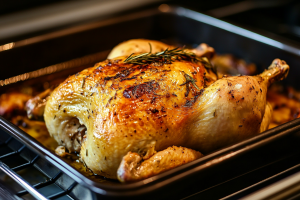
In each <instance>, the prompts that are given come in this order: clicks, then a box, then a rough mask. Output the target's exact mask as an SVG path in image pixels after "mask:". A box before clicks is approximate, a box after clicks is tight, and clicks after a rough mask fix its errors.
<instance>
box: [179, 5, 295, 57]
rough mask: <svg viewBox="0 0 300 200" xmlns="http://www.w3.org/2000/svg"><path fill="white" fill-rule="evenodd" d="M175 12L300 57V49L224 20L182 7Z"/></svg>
mask: <svg viewBox="0 0 300 200" xmlns="http://www.w3.org/2000/svg"><path fill="white" fill-rule="evenodd" d="M174 10H175V11H174V12H176V13H177V14H178V15H183V16H186V17H189V18H191V19H194V20H196V21H199V22H202V23H205V24H208V25H211V26H214V27H217V28H220V29H223V30H226V31H229V32H232V33H235V34H237V35H241V36H243V37H246V38H250V39H252V40H255V41H258V42H261V43H264V44H267V45H270V46H273V47H276V48H278V49H282V50H284V51H287V52H290V53H292V54H296V55H298V56H299V55H300V49H298V48H295V47H292V46H289V45H286V44H283V43H281V42H278V41H276V40H273V39H271V38H268V37H265V36H263V35H260V34H257V33H254V32H252V31H248V30H246V29H244V28H240V27H238V26H235V25H233V24H230V23H227V22H224V21H222V20H219V19H216V18H213V17H210V16H208V15H204V14H202V13H198V12H195V11H192V10H189V9H186V8H182V7H179V8H175V9H174Z"/></svg>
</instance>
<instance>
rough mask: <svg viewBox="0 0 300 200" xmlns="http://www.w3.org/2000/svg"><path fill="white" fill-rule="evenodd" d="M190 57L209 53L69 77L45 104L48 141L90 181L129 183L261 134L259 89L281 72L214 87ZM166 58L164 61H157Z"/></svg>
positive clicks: (263, 106)
mask: <svg viewBox="0 0 300 200" xmlns="http://www.w3.org/2000/svg"><path fill="white" fill-rule="evenodd" d="M147 42H150V43H151V41H147ZM148 47H149V44H148ZM206 47H208V46H206ZM195 51H196V52H197V55H210V54H207V52H212V51H211V49H210V50H209V48H205V49H204V50H203V49H198V50H179V49H175V50H174V49H169V50H167V51H165V50H164V51H163V52H161V53H158V54H155V55H154V54H151V56H152V57H153V59H150V58H149V55H150V54H149V53H148V54H144V55H138V54H136V55H132V56H131V57H129V58H128V56H121V57H116V58H112V59H108V60H105V61H103V62H100V63H97V64H96V65H95V66H94V67H92V68H88V69H86V70H83V71H82V72H80V73H77V74H75V75H73V76H70V77H69V78H68V79H66V80H65V81H64V82H63V83H62V84H60V85H59V86H58V87H57V88H56V89H55V90H54V91H53V92H52V94H51V95H50V97H49V99H48V101H47V103H46V107H45V113H44V119H45V122H46V126H47V128H48V130H49V133H50V134H51V136H53V137H54V138H55V139H56V141H58V143H59V145H61V146H65V147H66V148H67V149H68V150H69V151H71V152H72V151H77V152H80V156H81V159H82V160H83V162H85V164H86V166H88V167H89V168H90V169H91V170H92V171H93V172H94V173H96V174H99V175H102V176H105V177H108V178H112V179H116V178H119V180H120V181H123V182H129V181H135V180H139V179H142V178H147V177H150V176H153V175H155V174H157V173H160V172H163V171H165V170H168V169H171V168H174V167H176V166H179V165H182V164H184V163H187V162H190V161H192V160H195V159H197V158H199V157H201V156H202V154H201V153H199V152H196V151H200V152H202V153H209V152H211V151H213V150H216V149H218V148H221V147H224V146H226V145H230V144H233V143H236V142H239V141H241V140H244V139H246V138H248V137H251V136H253V135H256V134H258V133H260V132H262V131H264V130H266V128H267V127H268V124H269V122H270V118H271V110H270V107H269V106H268V104H267V102H266V92H267V87H268V86H269V85H270V84H271V83H272V82H273V81H275V80H281V79H283V78H285V77H286V75H287V73H288V71H289V66H288V65H287V64H286V63H285V62H284V61H281V60H279V59H275V60H274V61H273V63H272V65H271V66H270V67H269V69H268V70H266V71H265V72H263V73H262V74H260V75H258V76H253V77H251V76H237V77H228V78H227V77H224V78H222V79H219V80H218V79H217V76H216V74H215V73H214V71H213V68H212V67H211V65H210V64H209V61H208V60H207V59H206V58H204V57H199V56H195V54H192V53H191V52H195ZM120 52H122V51H120ZM146 52H149V49H148V51H146ZM152 52H153V49H152ZM176 52H177V54H176ZM168 53H170V55H171V56H169V58H171V59H168V56H166V57H163V56H161V55H167V54H168ZM116 55H117V54H116ZM143 56H144V57H143ZM170 148H171V149H170ZM173 160H174V162H172V161H173ZM120 164H121V165H120Z"/></svg>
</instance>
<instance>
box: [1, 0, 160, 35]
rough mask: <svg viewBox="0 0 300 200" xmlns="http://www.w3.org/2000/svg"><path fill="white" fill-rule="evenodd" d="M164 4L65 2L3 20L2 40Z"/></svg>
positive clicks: (153, 0) (150, 0) (148, 0)
mask: <svg viewBox="0 0 300 200" xmlns="http://www.w3.org/2000/svg"><path fill="white" fill-rule="evenodd" d="M159 1H161V0H143V1H139V0H127V1H121V0H115V1H112V0H111V1H65V2H61V3H56V4H53V5H47V6H44V7H39V8H35V9H31V10H28V11H24V12H20V13H17V14H10V15H6V16H2V17H1V20H0V30H1V31H0V39H7V38H11V37H16V36H19V35H23V34H28V33H32V32H35V31H42V30H45V29H49V28H55V27H58V26H64V25H67V24H70V23H77V22H78V21H83V20H89V19H95V18H97V19H101V18H104V17H107V16H108V15H113V14H116V13H118V12H122V11H125V10H129V9H133V8H137V7H139V6H145V5H148V4H151V3H156V2H159Z"/></svg>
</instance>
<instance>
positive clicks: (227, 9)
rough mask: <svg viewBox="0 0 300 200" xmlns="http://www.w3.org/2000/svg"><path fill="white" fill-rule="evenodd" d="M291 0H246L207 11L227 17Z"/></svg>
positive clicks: (215, 15) (216, 15)
mask: <svg viewBox="0 0 300 200" xmlns="http://www.w3.org/2000/svg"><path fill="white" fill-rule="evenodd" d="M289 2H291V0H277V1H269V0H264V1H262V0H256V1H255V0H245V1H241V2H238V3H234V4H231V5H228V6H224V7H221V8H216V9H213V10H209V11H207V13H208V14H210V15H212V16H214V17H217V18H221V17H227V16H230V15H234V14H237V13H241V12H245V11H248V10H252V9H258V8H267V7H275V6H281V5H284V4H287V3H289Z"/></svg>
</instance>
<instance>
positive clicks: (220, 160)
mask: <svg viewBox="0 0 300 200" xmlns="http://www.w3.org/2000/svg"><path fill="white" fill-rule="evenodd" d="M236 154H237V152H231V153H229V154H226V155H225V156H221V157H219V158H216V159H213V160H211V161H209V162H207V163H206V164H205V166H206V167H208V166H210V165H213V164H216V163H219V162H222V161H223V160H226V159H228V158H230V157H232V156H234V155H236Z"/></svg>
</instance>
